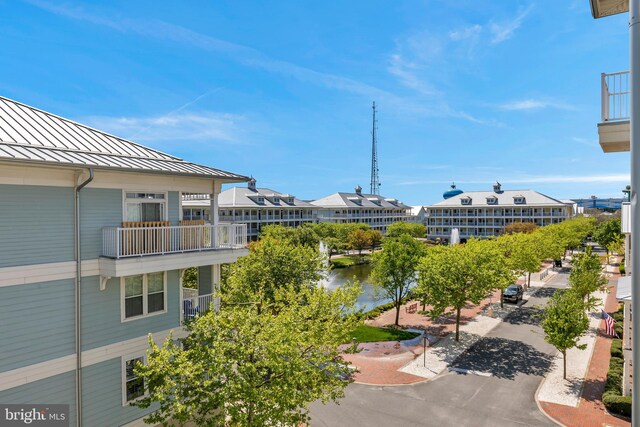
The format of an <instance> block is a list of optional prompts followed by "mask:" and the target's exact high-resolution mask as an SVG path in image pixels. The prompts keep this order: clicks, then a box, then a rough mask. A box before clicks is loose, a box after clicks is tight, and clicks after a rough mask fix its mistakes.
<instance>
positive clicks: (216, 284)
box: [211, 264, 220, 311]
mask: <svg viewBox="0 0 640 427" xmlns="http://www.w3.org/2000/svg"><path fill="white" fill-rule="evenodd" d="M211 281H212V282H213V283H212V284H211V289H212V290H213V293H214V294H215V295H216V297H215V298H214V300H213V307H214V308H215V309H216V311H217V310H220V295H219V292H220V264H213V265H212V266H211Z"/></svg>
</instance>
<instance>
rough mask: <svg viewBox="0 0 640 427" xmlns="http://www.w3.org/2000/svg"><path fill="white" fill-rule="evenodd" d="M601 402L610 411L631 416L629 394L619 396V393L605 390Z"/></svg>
mask: <svg viewBox="0 0 640 427" xmlns="http://www.w3.org/2000/svg"><path fill="white" fill-rule="evenodd" d="M602 403H604V406H605V407H606V408H607V410H608V411H609V412H611V413H614V414H620V415H625V416H627V417H631V396H620V395H619V394H617V395H616V394H613V393H606V392H605V393H604V394H603V395H602Z"/></svg>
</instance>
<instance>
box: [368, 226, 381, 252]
mask: <svg viewBox="0 0 640 427" xmlns="http://www.w3.org/2000/svg"><path fill="white" fill-rule="evenodd" d="M369 239H370V241H371V253H373V251H374V250H375V249H376V247H378V246H380V243H382V233H380V232H379V231H378V230H369Z"/></svg>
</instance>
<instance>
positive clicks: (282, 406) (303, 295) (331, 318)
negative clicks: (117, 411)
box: [135, 286, 359, 427]
mask: <svg viewBox="0 0 640 427" xmlns="http://www.w3.org/2000/svg"><path fill="white" fill-rule="evenodd" d="M358 293H359V288H358V287H357V286H346V287H343V288H341V289H337V290H334V291H332V292H328V291H327V290H325V289H324V288H322V287H315V288H301V289H299V290H298V289H294V288H293V287H284V288H280V289H278V290H277V292H275V294H274V299H273V301H272V302H271V303H270V304H271V305H272V306H274V307H275V310H272V309H268V310H267V309H260V306H259V305H256V304H246V305H230V306H224V307H223V308H222V309H221V310H220V311H209V312H208V313H206V314H205V315H203V316H201V317H199V318H197V319H196V320H195V321H194V322H191V323H189V324H188V325H187V328H188V329H189V336H188V337H187V338H185V339H184V340H182V345H181V344H180V343H177V342H176V341H174V340H172V339H171V337H170V338H169V339H167V340H166V341H165V342H164V344H162V345H161V346H157V345H156V344H155V343H154V342H153V340H152V339H150V340H149V343H150V347H151V349H150V351H149V352H148V357H147V364H146V366H142V365H138V366H137V367H136V373H137V375H138V376H139V377H140V378H143V381H144V385H145V390H146V391H147V394H146V395H145V397H144V398H143V399H142V400H140V401H138V402H136V403H135V404H136V405H137V406H141V407H149V406H150V405H151V404H152V403H158V404H159V407H158V409H156V410H154V411H153V412H152V413H151V415H150V416H149V417H148V418H147V420H148V421H149V422H151V423H162V424H163V425H170V423H171V422H176V421H177V422H179V423H186V422H193V423H195V424H196V425H202V426H214V425H215V426H217V425H246V426H295V427H297V426H299V425H301V424H304V423H307V422H308V420H309V414H308V405H309V404H310V403H312V402H314V401H317V400H321V401H323V402H327V401H328V400H333V401H336V400H337V399H338V398H340V397H342V396H343V395H344V388H345V387H346V385H347V384H348V382H349V381H350V370H349V368H348V366H347V364H346V363H344V362H342V360H341V359H339V357H338V345H339V344H340V343H342V342H345V341H346V340H347V338H348V335H349V333H350V332H351V331H352V330H353V329H354V328H355V326H356V325H357V322H358V320H357V317H356V315H355V314H354V313H355V310H354V304H355V301H356V298H357V295H358ZM263 308H264V307H263ZM273 313H277V314H275V315H274V314H273ZM171 425H173V424H171Z"/></svg>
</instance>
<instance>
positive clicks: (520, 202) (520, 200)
mask: <svg viewBox="0 0 640 427" xmlns="http://www.w3.org/2000/svg"><path fill="white" fill-rule="evenodd" d="M525 202H526V200H525V198H524V197H523V196H513V203H515V204H516V205H523V204H524V203H525Z"/></svg>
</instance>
